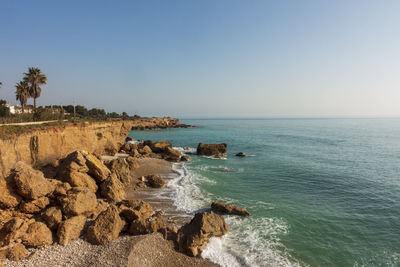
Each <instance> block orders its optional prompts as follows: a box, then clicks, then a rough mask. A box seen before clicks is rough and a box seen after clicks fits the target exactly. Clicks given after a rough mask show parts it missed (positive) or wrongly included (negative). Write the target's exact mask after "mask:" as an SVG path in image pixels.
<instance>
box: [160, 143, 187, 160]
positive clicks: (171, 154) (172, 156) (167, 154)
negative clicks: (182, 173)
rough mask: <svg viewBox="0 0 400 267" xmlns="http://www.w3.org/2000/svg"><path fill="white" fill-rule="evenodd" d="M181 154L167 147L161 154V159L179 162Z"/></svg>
mask: <svg viewBox="0 0 400 267" xmlns="http://www.w3.org/2000/svg"><path fill="white" fill-rule="evenodd" d="M181 156H182V153H181V152H179V151H178V150H176V149H173V148H171V147H167V148H166V150H165V151H164V152H163V154H162V158H163V159H165V160H169V161H173V162H179V161H180V159H181Z"/></svg>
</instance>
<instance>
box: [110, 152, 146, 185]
mask: <svg viewBox="0 0 400 267" xmlns="http://www.w3.org/2000/svg"><path fill="white" fill-rule="evenodd" d="M139 166H140V165H139V163H138V161H137V159H135V158H133V157H128V158H126V159H123V158H118V159H115V160H112V161H110V162H108V163H107V167H108V168H109V169H110V170H111V173H113V174H115V175H116V176H117V178H118V179H119V180H120V181H121V182H122V183H123V184H124V185H130V184H131V182H132V179H133V177H132V170H133V169H135V168H138V167H139Z"/></svg>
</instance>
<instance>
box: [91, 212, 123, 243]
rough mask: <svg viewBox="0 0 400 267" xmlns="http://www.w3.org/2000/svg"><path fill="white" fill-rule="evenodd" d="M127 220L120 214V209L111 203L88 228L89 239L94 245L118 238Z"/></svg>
mask: <svg viewBox="0 0 400 267" xmlns="http://www.w3.org/2000/svg"><path fill="white" fill-rule="evenodd" d="M124 226H125V222H124V221H123V220H122V219H121V217H120V216H119V209H118V207H116V206H114V205H110V206H109V207H108V208H107V210H105V211H103V212H102V213H100V215H99V216H97V218H96V220H95V221H94V222H93V224H92V225H90V226H89V228H88V230H87V239H88V241H89V242H90V243H92V244H94V245H104V244H107V243H109V242H111V241H113V240H115V239H117V238H118V236H119V233H120V232H121V230H122V228H124Z"/></svg>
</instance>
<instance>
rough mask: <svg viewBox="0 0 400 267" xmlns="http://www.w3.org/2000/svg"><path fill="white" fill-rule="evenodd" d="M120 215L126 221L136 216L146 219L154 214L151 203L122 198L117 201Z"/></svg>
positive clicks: (132, 219) (136, 217)
mask: <svg viewBox="0 0 400 267" xmlns="http://www.w3.org/2000/svg"><path fill="white" fill-rule="evenodd" d="M118 207H119V209H120V215H121V217H123V218H124V219H125V220H126V221H127V222H131V221H134V220H136V219H138V218H141V219H144V220H145V219H147V218H150V217H151V216H153V215H154V210H153V208H152V207H151V205H150V204H149V203H147V202H144V201H139V200H124V201H122V202H120V203H118Z"/></svg>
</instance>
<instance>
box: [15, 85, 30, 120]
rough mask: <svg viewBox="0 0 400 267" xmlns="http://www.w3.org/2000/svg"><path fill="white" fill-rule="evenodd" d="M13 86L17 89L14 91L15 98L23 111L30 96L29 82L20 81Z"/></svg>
mask: <svg viewBox="0 0 400 267" xmlns="http://www.w3.org/2000/svg"><path fill="white" fill-rule="evenodd" d="M15 88H16V89H17V90H16V91H15V98H16V100H19V102H20V103H21V107H22V113H24V111H25V105H26V102H28V98H29V96H30V94H29V84H28V83H27V82H25V81H20V82H19V83H17V84H16V85H15Z"/></svg>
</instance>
